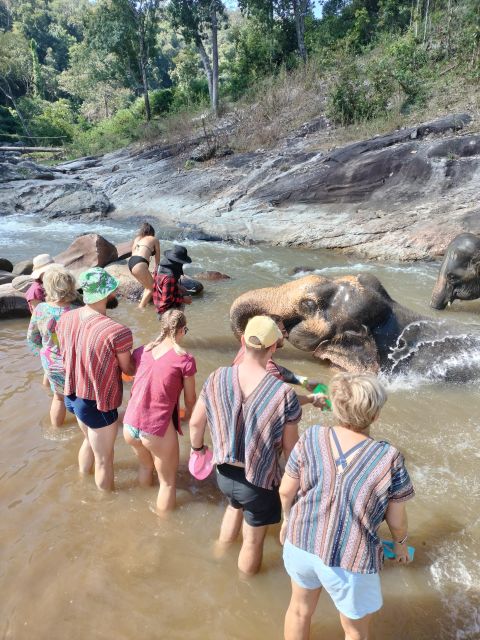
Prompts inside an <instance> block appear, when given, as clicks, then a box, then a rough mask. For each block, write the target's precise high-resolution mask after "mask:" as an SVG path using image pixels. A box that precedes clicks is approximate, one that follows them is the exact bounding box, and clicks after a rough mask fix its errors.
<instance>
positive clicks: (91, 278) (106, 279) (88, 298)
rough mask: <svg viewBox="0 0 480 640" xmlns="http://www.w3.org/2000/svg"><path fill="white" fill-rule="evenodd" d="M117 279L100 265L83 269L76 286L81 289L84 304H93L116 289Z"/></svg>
mask: <svg viewBox="0 0 480 640" xmlns="http://www.w3.org/2000/svg"><path fill="white" fill-rule="evenodd" d="M118 284H119V283H118V280H117V279H116V278H114V277H113V276H111V275H110V274H109V273H108V271H105V269H102V267H93V269H89V270H88V271H84V272H83V273H81V274H80V277H79V278H78V286H79V288H80V289H82V291H83V301H84V302H85V304H94V303H95V302H98V301H99V300H103V299H104V298H107V297H108V296H109V295H110V294H111V293H113V292H114V291H115V290H116V289H118Z"/></svg>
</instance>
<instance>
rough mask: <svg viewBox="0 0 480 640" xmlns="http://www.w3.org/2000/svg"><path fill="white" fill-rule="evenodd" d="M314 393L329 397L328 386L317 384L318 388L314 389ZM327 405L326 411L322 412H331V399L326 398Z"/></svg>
mask: <svg viewBox="0 0 480 640" xmlns="http://www.w3.org/2000/svg"><path fill="white" fill-rule="evenodd" d="M312 393H323V394H324V395H326V396H328V387H327V385H326V384H317V386H316V387H315V388H314V389H313V391H312ZM325 403H326V405H327V406H326V407H325V408H324V409H322V411H331V410H332V403H331V401H330V398H326V400H325Z"/></svg>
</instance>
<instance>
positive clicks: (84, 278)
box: [57, 267, 135, 491]
mask: <svg viewBox="0 0 480 640" xmlns="http://www.w3.org/2000/svg"><path fill="white" fill-rule="evenodd" d="M79 285H80V287H81V289H82V291H83V301H84V302H85V306H84V307H81V308H80V309H75V310H74V311H70V312H69V313H65V314H64V315H63V316H62V317H61V318H60V320H59V322H58V325H57V336H58V341H59V344H60V350H61V352H62V356H63V362H64V366H65V406H66V407H67V409H68V411H70V412H71V413H73V414H74V415H75V416H76V418H77V422H78V425H79V427H80V429H81V430H82V433H83V435H84V441H83V443H82V446H81V447H80V451H79V454H78V464H79V468H80V472H81V473H85V474H87V473H91V471H92V469H93V468H94V469H95V483H96V485H97V487H98V488H99V489H101V490H104V491H110V490H112V489H113V447H114V444H115V438H116V435H117V429H118V411H117V409H118V407H119V406H120V405H121V404H122V394H123V387H122V379H121V374H122V373H125V374H126V375H133V373H134V371H135V364H134V362H133V359H132V356H131V349H132V332H131V331H130V329H128V328H127V327H124V326H123V325H121V324H119V323H118V322H115V321H114V320H112V319H111V318H109V317H108V316H107V309H114V308H116V307H117V306H118V301H117V299H116V297H115V291H116V289H117V288H118V281H117V280H116V279H115V278H114V277H113V276H111V275H110V274H109V273H108V272H107V271H105V269H102V268H101V267H94V268H93V269H89V270H88V271H85V272H84V273H82V274H81V275H80V278H79Z"/></svg>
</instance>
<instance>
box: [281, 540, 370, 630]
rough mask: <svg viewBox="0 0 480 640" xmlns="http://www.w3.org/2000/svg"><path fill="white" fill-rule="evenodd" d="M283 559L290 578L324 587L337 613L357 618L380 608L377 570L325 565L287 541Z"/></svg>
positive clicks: (309, 587)
mask: <svg viewBox="0 0 480 640" xmlns="http://www.w3.org/2000/svg"><path fill="white" fill-rule="evenodd" d="M283 562H284V564H285V569H286V571H287V573H288V575H289V576H290V578H291V579H292V580H293V581H294V582H296V583H297V584H298V585H299V586H300V587H303V589H319V588H320V587H324V588H325V591H326V592H327V593H328V595H329V596H330V597H331V598H332V600H333V603H334V604H335V606H336V607H337V609H338V611H340V613H343V615H344V616H346V617H347V618H350V619H351V620H358V619H359V618H363V617H364V616H366V615H368V614H369V613H374V612H375V611H378V610H379V609H381V607H382V604H383V599H382V589H381V586H380V576H379V575H378V573H353V572H352V571H347V570H346V569H341V568H340V567H329V566H327V565H326V564H325V563H324V562H322V560H320V558H319V557H318V556H316V555H314V554H313V553H309V552H308V551H304V550H303V549H300V548H299V547H296V546H295V545H293V544H292V543H291V542H289V541H288V540H285V544H284V545H283Z"/></svg>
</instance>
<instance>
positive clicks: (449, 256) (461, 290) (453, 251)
mask: <svg viewBox="0 0 480 640" xmlns="http://www.w3.org/2000/svg"><path fill="white" fill-rule="evenodd" d="M476 298H480V237H479V236H475V235H473V233H461V234H460V235H458V236H456V237H455V238H454V239H453V240H452V241H451V242H450V244H449V245H448V247H447V250H446V252H445V257H444V258H443V262H442V265H441V267H440V272H439V274H438V278H437V281H436V283H435V287H434V288H433V293H432V299H431V301H430V306H431V307H433V308H434V309H439V310H441V309H445V307H446V306H450V305H451V303H452V302H453V301H454V300H475V299H476Z"/></svg>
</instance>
